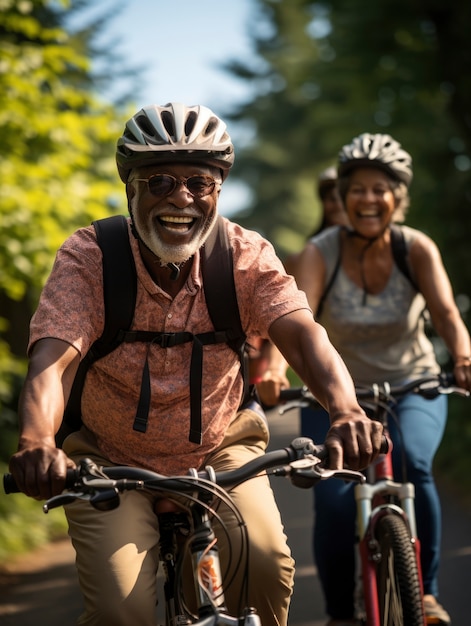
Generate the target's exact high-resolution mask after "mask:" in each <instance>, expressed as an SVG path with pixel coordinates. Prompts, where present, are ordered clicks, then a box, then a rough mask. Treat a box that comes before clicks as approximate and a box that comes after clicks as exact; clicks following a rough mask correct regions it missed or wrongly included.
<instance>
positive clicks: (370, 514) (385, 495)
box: [354, 455, 423, 626]
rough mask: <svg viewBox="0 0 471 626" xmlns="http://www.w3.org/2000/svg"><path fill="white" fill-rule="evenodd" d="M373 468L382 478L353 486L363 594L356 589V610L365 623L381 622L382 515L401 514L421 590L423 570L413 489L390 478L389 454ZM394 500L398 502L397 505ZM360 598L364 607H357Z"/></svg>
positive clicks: (407, 484) (382, 457) (382, 456)
mask: <svg viewBox="0 0 471 626" xmlns="http://www.w3.org/2000/svg"><path fill="white" fill-rule="evenodd" d="M376 464H377V466H376V467H375V468H374V469H373V472H374V473H375V474H376V476H378V477H381V478H380V479H379V480H377V481H376V482H374V483H364V484H357V485H355V488H354V494H355V501H356V509H357V533H358V539H357V541H358V545H357V548H358V552H359V554H358V557H359V558H358V563H357V569H358V571H359V576H358V577H357V580H358V578H361V579H362V580H361V581H360V585H361V588H362V591H363V593H361V591H360V590H359V589H358V590H357V607H356V610H357V613H358V614H359V616H360V617H361V618H362V619H364V617H365V612H366V619H367V626H377V625H378V624H381V621H380V611H379V606H378V602H377V599H378V586H377V577H376V567H377V564H378V562H379V561H380V560H381V558H382V555H381V550H380V545H379V543H378V540H377V532H376V530H377V524H378V521H379V520H380V519H381V517H383V516H384V515H398V516H400V517H402V518H403V519H404V520H405V522H406V525H407V527H408V529H409V533H410V541H411V544H412V546H413V549H414V553H415V558H416V562H417V564H418V565H419V567H418V575H419V582H420V587H421V589H422V592H423V581H422V572H421V568H420V542H419V539H418V537H417V527H416V519H415V508H414V498H415V488H414V485H413V484H412V483H397V482H395V481H393V480H392V478H391V476H392V468H391V459H390V457H389V455H381V457H380V458H379V459H378V461H377V462H376ZM396 502H397V503H398V504H396ZM359 598H362V599H363V603H364V606H363V607H359V604H360V602H359Z"/></svg>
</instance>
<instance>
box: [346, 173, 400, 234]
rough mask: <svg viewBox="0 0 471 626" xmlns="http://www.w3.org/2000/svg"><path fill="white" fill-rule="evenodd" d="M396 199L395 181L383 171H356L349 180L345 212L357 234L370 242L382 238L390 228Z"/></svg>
mask: <svg viewBox="0 0 471 626" xmlns="http://www.w3.org/2000/svg"><path fill="white" fill-rule="evenodd" d="M395 208H396V199H395V197H394V192H393V187H392V181H391V179H390V178H389V177H388V176H387V174H385V173H384V172H383V171H381V170H379V169H376V168H373V167H365V168H358V169H355V170H354V171H353V172H352V173H351V175H350V178H349V182H348V188H347V190H346V195H345V210H346V212H347V215H348V218H349V220H350V223H351V225H352V228H353V230H354V231H356V232H357V233H358V234H359V235H362V236H363V237H365V238H367V239H373V238H376V237H378V236H379V235H381V234H382V233H383V232H384V230H385V229H386V228H387V226H388V225H389V224H390V222H391V219H392V216H393V213H394V210H395Z"/></svg>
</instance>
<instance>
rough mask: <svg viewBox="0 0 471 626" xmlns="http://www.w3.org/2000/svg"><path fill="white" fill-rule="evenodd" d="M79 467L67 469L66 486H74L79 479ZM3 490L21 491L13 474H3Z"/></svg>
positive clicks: (7, 492) (8, 491)
mask: <svg viewBox="0 0 471 626" xmlns="http://www.w3.org/2000/svg"><path fill="white" fill-rule="evenodd" d="M78 472H79V470H78V469H72V468H69V469H68V470H67V474H66V477H65V486H66V488H69V487H72V486H73V485H74V483H75V482H76V480H77V476H78ZM3 490H4V492H5V493H6V494H9V493H20V489H18V485H17V484H16V481H15V479H14V478H13V474H4V475H3Z"/></svg>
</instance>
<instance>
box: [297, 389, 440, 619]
mask: <svg viewBox="0 0 471 626" xmlns="http://www.w3.org/2000/svg"><path fill="white" fill-rule="evenodd" d="M395 413H396V415H397V416H398V421H399V424H400V430H401V432H402V436H403V441H402V440H401V438H400V437H399V434H398V428H397V426H396V424H395V423H394V420H392V419H391V418H390V419H389V429H390V434H391V439H392V441H393V445H394V448H393V465H394V473H395V476H396V478H397V479H398V480H400V479H402V449H403V446H404V451H405V454H406V468H407V480H409V481H410V482H412V483H413V484H414V485H415V490H416V493H415V496H416V499H415V510H416V517H417V532H418V536H419V539H420V542H421V563H422V574H423V581H424V592H425V593H426V594H432V595H434V596H435V597H438V580H437V576H438V566H439V557H440V542H441V510H440V500H439V497H438V493H437V489H436V487H435V482H434V479H433V475H432V463H433V458H434V456H435V453H436V452H437V449H438V446H439V445H440V442H441V440H442V437H443V432H444V429H445V424H446V419H447V413H448V405H447V398H446V396H439V397H438V398H436V399H434V400H426V399H424V398H421V397H420V396H418V395H416V394H409V395H407V396H406V397H404V398H403V399H402V400H401V401H400V402H399V403H398V405H397V406H396V407H395ZM328 429H329V418H328V415H327V413H326V412H325V411H323V410H318V411H313V410H312V409H302V410H301V432H302V434H303V435H304V436H306V437H310V438H311V439H313V440H314V442H316V443H321V442H322V441H324V439H325V435H326V433H327V430H328ZM353 487H354V485H353V484H352V483H344V482H342V481H339V480H328V481H325V482H322V483H319V484H318V485H316V487H314V490H313V492H314V519H315V524H314V529H313V550H314V560H315V562H316V565H317V568H318V571H319V578H320V581H321V585H322V588H323V592H324V597H325V602H326V612H327V614H328V615H329V616H330V617H332V618H333V619H351V618H352V617H353V591H354V577H355V563H354V539H355V518H356V513H355V500H354V496H353Z"/></svg>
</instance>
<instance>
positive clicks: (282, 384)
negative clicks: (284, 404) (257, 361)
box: [257, 369, 289, 407]
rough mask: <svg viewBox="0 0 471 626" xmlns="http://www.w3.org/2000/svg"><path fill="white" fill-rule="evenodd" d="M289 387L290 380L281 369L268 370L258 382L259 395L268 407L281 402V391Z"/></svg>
mask: <svg viewBox="0 0 471 626" xmlns="http://www.w3.org/2000/svg"><path fill="white" fill-rule="evenodd" d="M288 388H289V380H288V379H287V378H286V375H285V374H284V372H282V371H280V370H272V369H269V370H266V371H265V372H264V373H263V376H262V380H261V381H260V382H259V383H257V392H258V397H259V398H260V401H261V402H262V404H263V405H264V406H266V407H273V406H276V405H277V404H279V403H280V391H281V390H282V389H288Z"/></svg>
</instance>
